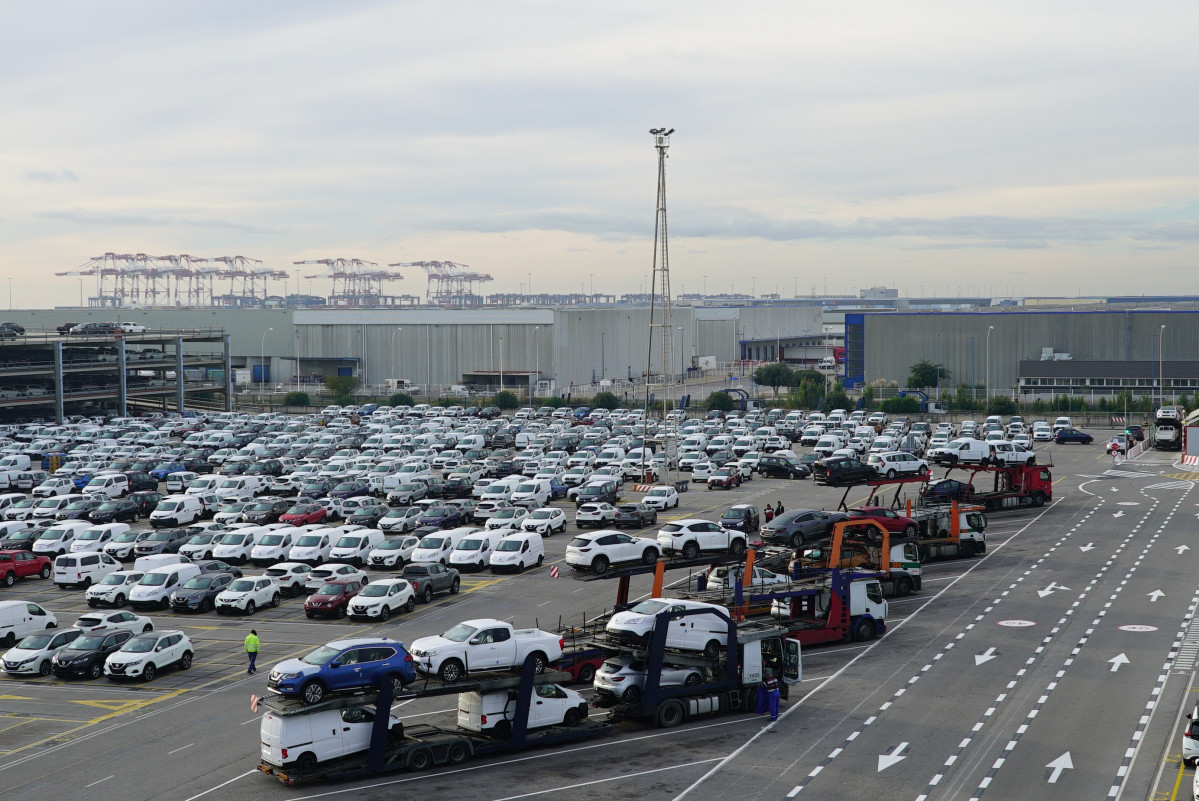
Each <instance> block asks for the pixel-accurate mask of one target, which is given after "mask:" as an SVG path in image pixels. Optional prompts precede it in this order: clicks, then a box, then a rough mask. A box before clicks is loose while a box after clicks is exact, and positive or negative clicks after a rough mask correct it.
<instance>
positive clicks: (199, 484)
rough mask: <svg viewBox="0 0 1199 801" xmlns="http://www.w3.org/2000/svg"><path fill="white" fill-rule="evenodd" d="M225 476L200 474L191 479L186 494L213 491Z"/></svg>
mask: <svg viewBox="0 0 1199 801" xmlns="http://www.w3.org/2000/svg"><path fill="white" fill-rule="evenodd" d="M226 478H227V476H200V477H199V478H197V479H195V480H194V481H192V483H191V486H190V487H188V488H187V490H186V492H187V494H188V495H201V494H205V493H209V492H213V491H214V490H216V488H217V487H219V486H221V482H222V481H224V480H225V479H226Z"/></svg>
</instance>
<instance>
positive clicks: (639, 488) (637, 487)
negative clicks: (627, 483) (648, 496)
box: [633, 484, 657, 492]
mask: <svg viewBox="0 0 1199 801" xmlns="http://www.w3.org/2000/svg"><path fill="white" fill-rule="evenodd" d="M656 486H657V484H634V485H633V492H649V491H650V490H652V489H653V488H654V487H656Z"/></svg>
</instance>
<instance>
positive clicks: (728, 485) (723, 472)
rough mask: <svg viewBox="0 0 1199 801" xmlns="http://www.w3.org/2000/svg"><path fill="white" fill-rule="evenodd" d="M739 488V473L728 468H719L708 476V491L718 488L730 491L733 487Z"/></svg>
mask: <svg viewBox="0 0 1199 801" xmlns="http://www.w3.org/2000/svg"><path fill="white" fill-rule="evenodd" d="M740 486H741V471H739V470H734V469H733V468H730V467H721V468H719V469H717V470H713V471H712V475H710V476H708V489H712V488H713V487H720V488H721V489H732V488H733V487H740Z"/></svg>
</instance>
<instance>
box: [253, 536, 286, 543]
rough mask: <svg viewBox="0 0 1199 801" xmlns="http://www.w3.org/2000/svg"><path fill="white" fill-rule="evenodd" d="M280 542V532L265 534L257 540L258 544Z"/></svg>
mask: <svg viewBox="0 0 1199 801" xmlns="http://www.w3.org/2000/svg"><path fill="white" fill-rule="evenodd" d="M281 542H283V535H282V534H267V535H266V536H265V537H263V538H262V541H261V542H259V543H258V544H259V545H278V544H279V543H281Z"/></svg>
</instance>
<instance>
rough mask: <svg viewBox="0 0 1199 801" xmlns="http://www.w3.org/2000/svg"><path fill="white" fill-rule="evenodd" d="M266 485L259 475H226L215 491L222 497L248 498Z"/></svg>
mask: <svg viewBox="0 0 1199 801" xmlns="http://www.w3.org/2000/svg"><path fill="white" fill-rule="evenodd" d="M193 486H194V485H193ZM264 486H265V485H264V484H263V481H262V479H261V478H260V477H259V476H225V480H224V481H222V482H221V483H220V485H219V486H218V487H217V488H216V489H215V490H213V492H215V493H216V494H217V495H218V496H219V497H221V498H246V497H252V496H254V495H257V494H258V493H260V492H262V491H263V487H264ZM188 491H189V492H190V489H189V490H188Z"/></svg>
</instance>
